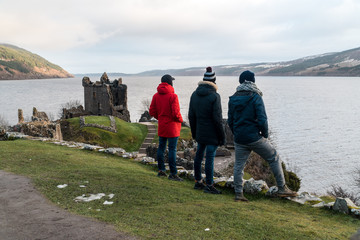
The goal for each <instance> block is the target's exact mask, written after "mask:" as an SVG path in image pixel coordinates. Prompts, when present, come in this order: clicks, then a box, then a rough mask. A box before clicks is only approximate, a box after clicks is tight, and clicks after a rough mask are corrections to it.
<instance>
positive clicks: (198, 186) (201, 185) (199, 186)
mask: <svg viewBox="0 0 360 240" xmlns="http://www.w3.org/2000/svg"><path fill="white" fill-rule="evenodd" d="M204 188H206V185H205V184H204V182H203V181H202V180H200V181H196V182H195V185H194V189H199V190H203V189H204Z"/></svg>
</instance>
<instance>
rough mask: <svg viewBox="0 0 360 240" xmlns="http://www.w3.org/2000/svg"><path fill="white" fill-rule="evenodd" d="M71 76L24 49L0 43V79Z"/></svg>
mask: <svg viewBox="0 0 360 240" xmlns="http://www.w3.org/2000/svg"><path fill="white" fill-rule="evenodd" d="M68 77H73V76H72V75H71V74H69V73H68V72H66V71H65V70H64V69H62V68H61V67H59V66H57V65H55V64H53V63H51V62H49V61H47V60H46V59H44V58H42V57H40V56H39V55H36V54H34V53H31V52H29V51H27V50H25V49H22V48H19V47H16V46H13V45H9V44H0V80H15V79H16V80H18V79H43V78H68Z"/></svg>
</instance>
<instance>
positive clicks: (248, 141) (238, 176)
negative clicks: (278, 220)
mask: <svg viewBox="0 0 360 240" xmlns="http://www.w3.org/2000/svg"><path fill="white" fill-rule="evenodd" d="M239 81H240V86H238V87H237V89H236V92H235V94H234V95H233V96H231V97H230V99H229V110H228V124H229V127H230V129H231V131H232V133H233V134H234V144H235V165H234V189H235V201H248V199H247V198H245V197H244V195H243V186H242V183H243V179H242V177H243V175H244V167H245V163H246V161H247V159H248V157H249V155H250V153H251V151H254V152H256V153H257V154H259V155H260V156H261V157H262V158H263V159H265V160H266V161H267V162H268V163H269V165H270V168H271V170H272V172H273V173H274V176H275V179H276V183H277V186H278V192H277V195H278V196H280V197H292V196H296V195H297V193H296V192H293V191H291V190H290V189H288V187H287V186H286V185H285V179H284V173H283V170H282V167H281V159H280V156H279V154H278V153H277V151H276V149H275V148H274V147H273V146H272V145H271V143H270V142H269V141H268V140H267V138H268V135H269V133H268V122H267V116H266V111H265V105H264V102H263V99H262V95H263V94H262V92H261V91H260V89H259V88H258V87H257V86H256V84H255V74H254V73H253V72H250V71H244V72H243V73H241V75H240V78H239Z"/></svg>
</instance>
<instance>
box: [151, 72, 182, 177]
mask: <svg viewBox="0 0 360 240" xmlns="http://www.w3.org/2000/svg"><path fill="white" fill-rule="evenodd" d="M173 80H175V78H173V77H172V76H170V75H169V74H166V75H164V76H162V78H161V83H160V84H159V86H158V87H157V93H155V94H154V96H153V98H152V101H151V104H150V109H149V113H150V115H151V116H152V117H154V118H156V119H157V120H158V135H159V147H158V151H157V156H156V157H157V161H158V168H159V172H158V176H159V177H161V176H167V175H166V173H165V171H166V170H165V164H164V152H165V149H166V143H167V142H168V148H169V168H170V175H169V177H168V178H169V179H170V180H174V181H182V180H183V179H181V178H180V177H179V176H178V175H177V168H176V146H177V141H178V138H179V136H180V130H181V123H182V122H183V118H182V116H181V113H180V105H179V100H178V96H177V95H176V94H175V91H174V88H173V86H172V85H173Z"/></svg>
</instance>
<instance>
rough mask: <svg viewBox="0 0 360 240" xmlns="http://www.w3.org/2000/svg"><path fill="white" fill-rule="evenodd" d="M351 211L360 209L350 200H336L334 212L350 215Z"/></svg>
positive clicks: (339, 198)
mask: <svg viewBox="0 0 360 240" xmlns="http://www.w3.org/2000/svg"><path fill="white" fill-rule="evenodd" d="M350 209H358V207H357V206H356V205H355V204H354V203H353V202H352V201H351V200H350V199H349V198H341V197H338V198H336V200H335V204H334V206H333V210H334V211H338V212H342V213H345V214H349V213H350Z"/></svg>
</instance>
